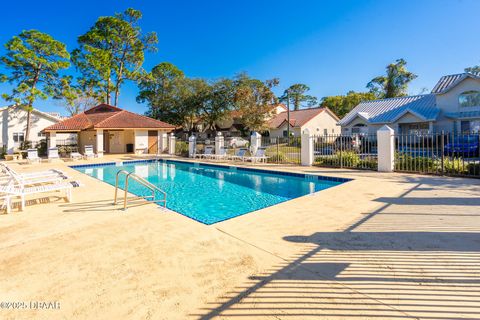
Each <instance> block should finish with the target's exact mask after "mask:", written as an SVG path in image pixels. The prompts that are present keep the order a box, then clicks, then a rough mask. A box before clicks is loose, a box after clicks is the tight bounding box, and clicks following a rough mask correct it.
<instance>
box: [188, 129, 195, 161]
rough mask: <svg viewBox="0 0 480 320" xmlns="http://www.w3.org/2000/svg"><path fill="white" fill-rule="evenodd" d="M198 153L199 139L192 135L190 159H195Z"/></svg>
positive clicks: (189, 142) (190, 138)
mask: <svg viewBox="0 0 480 320" xmlns="http://www.w3.org/2000/svg"><path fill="white" fill-rule="evenodd" d="M196 153H197V138H195V136H194V135H193V134H192V135H191V136H190V137H189V138H188V157H189V158H193V157H195V154H196Z"/></svg>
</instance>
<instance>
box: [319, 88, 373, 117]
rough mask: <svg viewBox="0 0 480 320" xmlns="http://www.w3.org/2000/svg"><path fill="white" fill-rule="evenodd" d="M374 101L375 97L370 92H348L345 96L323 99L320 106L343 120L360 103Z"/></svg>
mask: <svg viewBox="0 0 480 320" xmlns="http://www.w3.org/2000/svg"><path fill="white" fill-rule="evenodd" d="M375 99H377V97H376V96H375V94H373V93H372V92H355V91H349V92H347V94H346V95H339V96H329V97H324V98H322V101H321V103H320V105H321V106H322V107H328V108H329V109H330V110H332V111H333V112H334V113H335V114H336V115H337V116H338V117H339V118H343V117H344V116H345V115H346V114H347V113H349V112H350V111H351V110H352V109H353V108H355V106H357V105H358V104H359V103H360V102H362V101H368V100H375Z"/></svg>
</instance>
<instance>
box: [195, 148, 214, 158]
mask: <svg viewBox="0 0 480 320" xmlns="http://www.w3.org/2000/svg"><path fill="white" fill-rule="evenodd" d="M212 155H213V147H212V146H205V148H204V149H203V153H197V154H195V158H200V159H201V158H205V159H207V158H210V157H212Z"/></svg>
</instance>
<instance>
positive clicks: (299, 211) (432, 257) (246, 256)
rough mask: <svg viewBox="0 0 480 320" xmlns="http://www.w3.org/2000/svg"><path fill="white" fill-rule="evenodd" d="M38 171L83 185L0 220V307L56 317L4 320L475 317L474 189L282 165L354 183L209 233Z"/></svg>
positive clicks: (478, 311)
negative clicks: (55, 306)
mask: <svg viewBox="0 0 480 320" xmlns="http://www.w3.org/2000/svg"><path fill="white" fill-rule="evenodd" d="M105 160H110V159H104V161H105ZM41 166H43V167H47V166H55V167H57V168H61V169H63V170H65V171H67V172H68V173H69V174H70V175H72V176H73V177H74V178H76V179H78V180H81V181H82V182H83V183H84V184H85V187H84V188H81V189H76V190H75V194H74V195H75V199H74V202H73V203H70V204H66V203H65V202H64V201H63V199H61V198H56V197H49V198H44V199H43V200H42V201H32V202H30V205H29V206H28V207H27V209H26V211H25V212H22V213H18V212H14V213H12V214H11V215H0V296H1V297H2V299H5V300H7V301H10V300H13V301H23V300H28V301H29V300H39V301H45V300H56V301H59V302H60V303H61V308H60V310H48V311H45V310H6V309H0V318H6V319H32V318H40V319H72V318H80V319H92V318H95V319H114V318H115V319H121V318H128V319H185V318H190V319H214V318H219V319H309V318H310V319H350V318H351V319H396V318H402V319H416V318H421V319H459V318H466V319H479V318H480V294H479V292H480V234H479V232H480V217H479V215H480V181H478V180H468V179H455V178H442V177H425V176H417V175H400V174H379V173H376V172H368V171H350V170H335V169H319V168H302V167H285V168H282V169H283V170H291V171H309V172H312V173H318V174H322V175H332V176H342V177H350V178H354V180H353V181H351V182H348V183H345V184H343V185H340V186H338V187H335V188H331V189H327V190H324V191H322V192H320V193H318V194H316V195H314V196H306V197H302V198H299V199H295V200H292V201H289V202H285V203H282V204H279V205H277V206H274V207H271V208H266V209H264V210H260V211H257V212H254V213H250V214H247V215H244V216H241V217H238V218H235V219H231V220H228V221H225V222H222V223H218V224H215V225H212V226H205V225H202V224H200V223H197V222H195V221H192V220H190V219H188V218H185V217H183V216H181V215H178V214H175V213H172V212H165V211H162V210H161V209H159V208H158V207H156V206H155V205H151V204H148V205H143V206H138V207H135V208H131V209H129V210H128V211H127V212H122V211H119V210H118V208H115V207H113V206H112V205H111V199H112V193H113V188H112V187H111V186H109V185H106V184H104V183H102V182H100V181H97V180H95V179H93V178H90V177H87V176H84V175H82V174H80V173H78V172H76V171H74V170H72V169H70V168H67V167H66V165H65V164H62V163H60V164H51V165H50V164H45V165H41ZM19 167H22V169H24V170H32V169H38V166H37V167H35V166H19ZM40 202H42V203H40Z"/></svg>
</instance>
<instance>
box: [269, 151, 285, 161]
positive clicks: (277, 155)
mask: <svg viewBox="0 0 480 320" xmlns="http://www.w3.org/2000/svg"><path fill="white" fill-rule="evenodd" d="M267 161H268V162H272V163H282V162H287V156H286V155H285V154H283V153H282V152H278V153H275V154H274V155H272V156H270V157H269V158H268V160H267Z"/></svg>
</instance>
